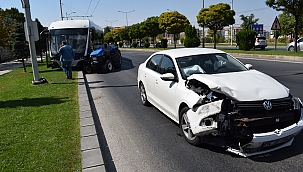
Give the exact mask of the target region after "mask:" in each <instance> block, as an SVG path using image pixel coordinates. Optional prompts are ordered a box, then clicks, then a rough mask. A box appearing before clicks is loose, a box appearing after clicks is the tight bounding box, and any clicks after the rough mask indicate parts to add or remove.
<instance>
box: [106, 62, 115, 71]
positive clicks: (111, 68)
mask: <svg viewBox="0 0 303 172" xmlns="http://www.w3.org/2000/svg"><path fill="white" fill-rule="evenodd" d="M105 69H106V71H107V72H112V71H113V62H112V61H111V60H106V63H105Z"/></svg>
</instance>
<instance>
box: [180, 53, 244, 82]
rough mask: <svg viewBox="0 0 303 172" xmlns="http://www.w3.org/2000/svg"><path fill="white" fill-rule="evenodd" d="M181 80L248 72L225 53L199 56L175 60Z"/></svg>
mask: <svg viewBox="0 0 303 172" xmlns="http://www.w3.org/2000/svg"><path fill="white" fill-rule="evenodd" d="M176 61H177V64H178V66H179V68H180V72H181V74H182V78H183V79H186V78H187V77H188V76H190V75H192V74H217V73H228V72H239V71H246V70H248V69H247V68H246V67H245V66H244V65H243V64H242V63H240V62H239V61H238V60H236V59H235V58H233V57H232V56H230V55H228V54H226V53H216V54H199V55H192V56H185V57H179V58H177V59H176Z"/></svg>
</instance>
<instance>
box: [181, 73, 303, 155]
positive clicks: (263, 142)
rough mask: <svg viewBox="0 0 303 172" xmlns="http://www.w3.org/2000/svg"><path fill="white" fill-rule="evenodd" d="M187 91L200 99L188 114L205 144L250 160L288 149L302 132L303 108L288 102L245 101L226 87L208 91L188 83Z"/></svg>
mask: <svg viewBox="0 0 303 172" xmlns="http://www.w3.org/2000/svg"><path fill="white" fill-rule="evenodd" d="M186 87H187V88H188V89H190V90H192V91H193V92H194V93H195V94H198V95H199V99H198V100H197V103H196V104H195V105H193V106H192V107H190V109H189V110H188V112H187V118H188V122H189V124H190V128H191V131H192V133H193V134H194V135H195V136H198V137H200V139H201V141H202V142H203V143H208V144H213V145H215V146H220V147H223V148H226V150H227V151H228V152H232V153H235V154H238V155H240V156H243V157H248V156H252V155H257V154H263V153H267V152H271V151H274V150H277V149H280V148H283V147H286V146H290V145H291V144H292V141H293V139H294V137H295V135H297V134H298V133H299V132H300V131H301V130H302V128H303V104H302V101H301V100H300V99H299V98H296V97H293V96H291V95H290V94H289V96H286V97H285V98H277V99H268V100H267V99H264V100H254V101H243V100H238V99H237V98H236V97H233V94H232V91H231V90H230V89H229V88H227V87H224V86H222V87H219V86H216V87H209V86H208V85H206V84H205V83H203V82H201V81H199V80H197V79H193V77H192V79H188V80H187V82H186Z"/></svg>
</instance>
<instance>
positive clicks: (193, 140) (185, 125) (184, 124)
mask: <svg viewBox="0 0 303 172" xmlns="http://www.w3.org/2000/svg"><path fill="white" fill-rule="evenodd" d="M188 110H189V108H188V107H187V106H186V107H184V108H183V109H182V110H181V111H180V121H179V125H180V129H181V133H182V135H183V137H184V138H185V140H186V141H187V142H188V143H190V144H192V145H194V146H197V145H200V144H201V140H200V137H198V136H195V135H194V134H193V133H192V131H191V126H190V123H189V121H188V119H187V111H188Z"/></svg>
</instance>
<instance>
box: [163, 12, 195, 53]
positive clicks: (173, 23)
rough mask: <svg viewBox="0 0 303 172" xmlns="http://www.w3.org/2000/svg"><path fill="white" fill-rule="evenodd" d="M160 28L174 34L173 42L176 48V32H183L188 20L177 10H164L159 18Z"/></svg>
mask: <svg viewBox="0 0 303 172" xmlns="http://www.w3.org/2000/svg"><path fill="white" fill-rule="evenodd" d="M158 22H159V27H160V29H163V30H166V31H167V32H168V33H171V34H174V44H175V48H176V34H179V33H180V32H183V31H184V29H185V28H186V26H187V25H189V20H188V19H187V18H186V17H185V16H184V15H183V14H180V13H179V12H177V11H172V12H164V13H162V14H161V15H160V17H159V19H158Z"/></svg>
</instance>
